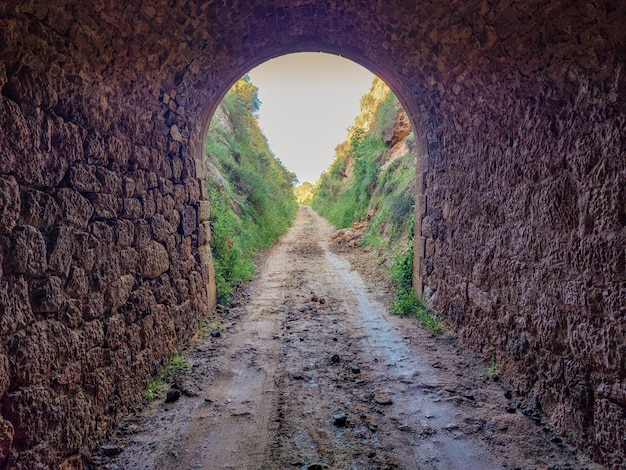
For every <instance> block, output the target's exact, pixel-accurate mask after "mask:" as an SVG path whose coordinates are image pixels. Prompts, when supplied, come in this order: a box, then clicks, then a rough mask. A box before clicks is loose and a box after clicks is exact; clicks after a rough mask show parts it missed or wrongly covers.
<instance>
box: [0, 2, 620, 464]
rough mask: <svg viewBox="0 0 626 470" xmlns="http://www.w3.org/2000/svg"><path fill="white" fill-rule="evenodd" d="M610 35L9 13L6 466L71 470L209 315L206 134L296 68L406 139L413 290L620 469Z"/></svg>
mask: <svg viewBox="0 0 626 470" xmlns="http://www.w3.org/2000/svg"><path fill="white" fill-rule="evenodd" d="M625 21H626V10H625V8H624V5H622V4H621V3H620V2H613V1H609V0H607V1H604V2H599V3H593V4H590V3H587V2H582V1H574V2H570V1H555V2H550V3H545V2H540V1H535V0H526V1H522V0H514V1H511V2H481V1H478V0H476V1H463V2H462V1H450V2H446V3H445V4H444V3H437V2H435V3H428V4H426V3H423V2H419V1H408V2H399V1H392V2H375V1H372V2H367V1H360V0H359V1H357V0H346V1H335V0H324V1H320V2H295V3H294V2H288V1H283V0H266V1H265V0H264V1H262V2H261V1H252V0H236V1H233V2H229V4H228V5H225V4H223V2H214V1H207V2H199V1H195V0H180V1H174V2H169V3H167V4H161V3H158V2H153V1H146V2H143V3H141V4H137V5H127V4H125V2H118V1H112V2H107V4H106V5H105V4H101V3H98V2H96V3H93V4H89V5H87V4H80V3H75V2H71V1H69V0H68V1H63V2H60V3H59V4H58V5H55V7H54V8H53V7H52V6H50V5H48V4H47V3H46V2H38V1H35V0H29V1H24V2H22V1H17V0H15V1H13V0H10V1H8V2H3V4H2V5H1V6H0V90H1V93H0V142H1V146H0V157H1V158H0V265H1V269H0V408H1V411H2V415H1V417H0V468H33V467H38V466H39V467H42V468H46V467H47V466H58V465H60V466H61V468H80V467H81V466H82V465H83V462H84V459H85V456H86V455H88V454H89V453H90V452H91V451H92V450H93V449H95V448H97V447H98V446H99V445H100V443H101V442H102V441H103V439H104V438H105V436H106V435H107V434H108V433H110V432H111V430H112V429H113V428H114V427H115V425H116V424H117V423H119V422H120V421H121V420H122V419H123V418H124V417H125V416H127V414H128V413H129V411H131V410H132V409H134V407H135V406H136V404H137V401H138V399H139V398H138V397H140V396H141V394H142V392H143V390H144V387H145V384H146V383H147V381H148V380H149V377H150V375H151V374H152V373H153V372H154V371H155V368H156V367H157V366H158V365H159V364H161V363H162V361H163V360H164V359H165V358H166V357H168V356H169V355H171V353H172V352H173V351H174V350H175V349H176V348H178V347H180V345H181V344H183V343H184V342H185V341H186V340H187V339H188V338H190V337H191V336H192V335H193V325H195V324H197V322H198V321H199V320H200V318H202V317H203V316H204V315H205V314H206V313H207V311H210V310H211V309H212V308H213V307H214V305H215V303H216V294H215V291H214V289H213V287H212V285H213V284H212V283H213V282H214V274H213V273H212V272H211V266H212V264H211V251H210V247H209V243H208V240H209V234H208V232H207V229H208V226H207V222H208V221H209V217H210V209H211V207H210V206H211V201H210V199H209V193H208V187H207V184H206V180H207V178H208V177H209V174H208V171H207V167H206V165H205V164H204V161H205V136H206V133H207V127H208V125H209V122H210V117H211V116H212V115H213V114H214V112H215V109H216V108H217V106H218V104H219V101H220V99H221V98H222V97H223V96H224V94H225V93H226V92H227V90H228V89H229V88H230V86H231V85H232V84H233V83H234V82H235V81H236V80H237V79H238V78H239V77H241V76H242V75H243V74H244V73H245V72H246V71H248V70H250V69H252V68H253V67H254V66H255V65H258V64H260V63H263V62H265V61H266V60H268V59H270V58H272V57H277V56H280V55H284V54H287V53H291V52H298V51H307V50H308V51H324V52H328V53H334V54H340V55H344V56H346V57H349V58H351V59H352V60H354V61H355V62H358V63H360V64H363V65H364V66H366V67H367V68H368V69H370V70H372V71H375V72H376V74H377V75H379V76H380V77H381V78H382V79H383V80H384V81H385V82H386V83H388V84H389V86H390V87H391V88H392V89H393V90H394V91H395V92H396V93H397V94H398V97H399V98H400V101H401V102H402V104H403V105H404V107H405V109H406V111H407V114H408V116H409V118H410V120H411V122H412V124H413V125H414V129H415V130H416V131H417V134H416V142H417V143H418V145H417V147H418V148H417V160H418V161H419V162H420V164H419V165H418V167H417V178H416V179H417V181H418V182H419V183H418V189H417V190H416V195H417V196H418V197H417V198H416V208H417V209H416V210H418V211H420V212H419V213H420V214H421V215H420V216H419V217H416V223H420V222H421V227H416V234H418V235H419V236H418V237H416V245H415V253H416V255H415V256H416V260H417V261H418V262H416V263H415V269H416V276H415V279H418V281H417V282H416V286H415V287H416V288H417V289H420V287H421V286H423V291H424V293H425V294H426V295H427V298H428V299H429V303H430V305H431V306H432V308H433V309H435V310H436V311H437V312H438V313H439V314H440V315H441V316H442V317H443V318H445V319H446V321H448V322H449V323H450V324H451V325H452V326H453V328H454V331H455V334H457V335H458V338H459V340H460V341H462V342H463V343H464V344H466V345H468V346H469V347H470V348H471V349H472V350H473V351H474V352H475V353H476V354H478V355H479V356H481V357H483V358H485V359H487V360H491V359H495V361H496V362H497V364H498V366H499V367H500V368H501V370H502V371H503V374H506V377H507V379H508V380H510V381H511V383H512V386H513V388H514V391H519V392H520V393H524V394H525V395H526V396H528V397H529V398H530V400H531V401H532V402H533V403H535V404H537V405H538V406H540V407H541V408H542V410H543V413H544V418H542V419H544V420H545V422H547V423H548V424H549V425H550V426H552V428H553V429H554V430H555V431H556V432H557V434H559V435H560V436H563V438H564V439H565V440H566V441H567V442H571V443H573V444H574V445H576V446H578V447H579V448H582V449H585V450H586V451H588V452H589V453H591V454H592V456H593V457H594V458H595V459H596V460H597V461H599V462H601V463H602V464H604V465H606V466H607V467H609V468H619V466H620V465H621V464H622V462H623V459H624V454H625V450H624V433H625V432H626V431H625V428H626V426H625V425H624V420H625V409H626V408H625V407H626V400H625V398H624V390H625V387H624V374H625V372H624V371H625V368H626V364H625V362H624V361H625V360H624V357H625V356H624V353H625V351H624V347H623V345H624V343H625V341H624V325H625V317H624V316H625V315H626V312H625V310H624V305H625V303H626V302H625V298H626V290H625V289H626V287H625V285H624V278H625V273H624V266H625V265H626V263H625V262H624V250H623V247H624V245H625V238H624V237H625V236H626V235H625V232H624V230H625V229H624V221H625V220H626V217H625V216H624V197H626V193H625V192H624V175H626V168H625V164H626V163H625V162H626V158H625V157H624V152H625V142H624V137H623V136H624V128H625V125H626V124H625V122H626V120H625V116H626V110H625V108H624V103H625V102H626V99H625V90H626V80H625V78H624V66H625V57H626V52H625V46H624V44H625V43H626V41H625V38H624V29H623V27H622V25H623V24H624V22H625ZM420 257H421V261H419V260H420ZM207 286H209V287H207ZM331 341H332V338H331ZM380 401H385V400H382V399H381V400H380ZM380 406H386V405H380ZM369 432H371V430H370V431H369ZM442 432H447V431H442ZM305 437H306V436H304V437H303V439H304V440H303V441H302V442H306V439H305Z"/></svg>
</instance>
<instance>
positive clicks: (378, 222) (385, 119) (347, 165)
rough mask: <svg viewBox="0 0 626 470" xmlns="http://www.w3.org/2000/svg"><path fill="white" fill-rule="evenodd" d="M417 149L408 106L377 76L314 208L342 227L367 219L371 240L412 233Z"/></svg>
mask: <svg viewBox="0 0 626 470" xmlns="http://www.w3.org/2000/svg"><path fill="white" fill-rule="evenodd" d="M414 150H415V140H414V137H413V133H412V129H411V124H410V122H409V119H408V117H407V114H406V112H405V111H404V109H403V108H402V106H401V105H400V102H399V101H398V99H397V97H396V96H395V94H394V93H393V92H392V91H391V90H390V89H389V87H388V86H387V85H386V84H385V83H384V82H383V81H382V80H381V79H379V78H375V79H374V81H373V82H372V87H371V89H370V91H369V92H368V93H366V94H365V95H364V96H363V98H362V99H361V113H360V114H359V115H358V116H357V117H356V118H355V120H354V124H353V125H352V127H351V128H350V129H349V131H348V135H347V137H346V140H345V141H344V142H342V143H341V144H339V145H338V146H337V148H336V150H335V160H334V161H333V163H332V164H331V166H330V167H329V169H328V170H326V172H325V173H324V174H323V175H322V176H321V177H320V179H319V180H318V181H317V183H316V185H315V188H314V193H315V196H314V198H313V201H312V203H311V204H312V206H313V208H315V209H316V210H317V211H318V212H319V213H320V214H321V215H323V216H324V217H325V218H327V219H328V220H329V221H330V222H331V223H332V224H333V225H335V226H336V227H337V228H345V227H350V226H352V225H353V224H354V223H355V222H365V223H366V225H367V229H366V237H367V240H368V241H369V243H371V244H375V245H378V244H388V243H389V242H396V241H397V240H398V239H400V238H406V237H407V236H408V233H409V230H410V226H411V221H412V213H413V203H414V193H415V151H414Z"/></svg>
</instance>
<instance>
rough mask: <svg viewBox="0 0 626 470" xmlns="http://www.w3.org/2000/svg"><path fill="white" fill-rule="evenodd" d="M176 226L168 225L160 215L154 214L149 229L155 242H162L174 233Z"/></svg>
mask: <svg viewBox="0 0 626 470" xmlns="http://www.w3.org/2000/svg"><path fill="white" fill-rule="evenodd" d="M176 227H177V226H176V225H172V224H170V223H169V222H168V221H167V219H166V218H165V217H164V216H163V215H161V214H156V215H155V216H154V217H152V219H150V228H151V229H152V236H153V237H154V239H155V240H156V241H159V242H163V241H165V240H167V238H168V237H169V236H170V235H172V234H173V233H174V232H176Z"/></svg>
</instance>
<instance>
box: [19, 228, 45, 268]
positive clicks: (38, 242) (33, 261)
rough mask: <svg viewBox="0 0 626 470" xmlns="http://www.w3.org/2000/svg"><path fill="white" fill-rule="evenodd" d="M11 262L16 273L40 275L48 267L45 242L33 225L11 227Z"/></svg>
mask: <svg viewBox="0 0 626 470" xmlns="http://www.w3.org/2000/svg"><path fill="white" fill-rule="evenodd" d="M11 239H12V247H11V263H12V265H13V269H14V271H15V272H16V273H19V274H27V275H30V276H41V275H42V274H43V273H44V272H45V271H46V269H47V268H48V263H47V259H46V258H47V257H46V242H45V240H44V238H43V235H42V234H41V232H40V231H39V230H37V229H36V228H35V227H31V226H30V225H24V226H20V227H16V228H15V229H13V233H12V236H11Z"/></svg>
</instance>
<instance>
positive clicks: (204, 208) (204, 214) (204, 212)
mask: <svg viewBox="0 0 626 470" xmlns="http://www.w3.org/2000/svg"><path fill="white" fill-rule="evenodd" d="M210 218H211V203H210V202H209V201H200V202H199V203H198V222H208V221H209V219H210Z"/></svg>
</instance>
